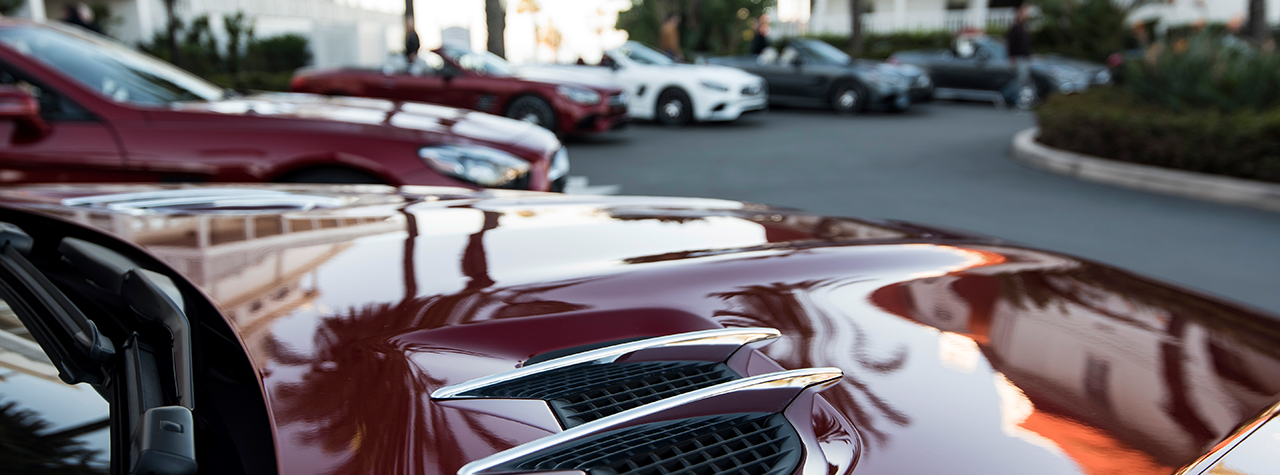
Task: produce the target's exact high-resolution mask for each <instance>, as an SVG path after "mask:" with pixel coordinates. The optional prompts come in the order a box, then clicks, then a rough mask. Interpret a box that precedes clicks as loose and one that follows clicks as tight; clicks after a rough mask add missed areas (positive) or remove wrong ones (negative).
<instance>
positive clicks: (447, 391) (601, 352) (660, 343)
mask: <svg viewBox="0 0 1280 475" xmlns="http://www.w3.org/2000/svg"><path fill="white" fill-rule="evenodd" d="M780 336H782V333H780V332H779V331H778V330H775V329H772V328H725V329H717V330H704V331H697V332H689V333H680V334H676V335H668V336H661V337H657V338H648V339H644V340H638V341H633V342H629V343H623V344H620V345H613V346H607V347H604V348H600V349H596V350H591V351H586V352H582V353H576V354H572V355H568V356H563V357H560V358H555V359H551V360H547V361H543V362H541V363H537V364H532V365H529V366H525V367H523V368H518V369H514V370H511V371H507V372H503V373H498V374H495V375H492V376H486V377H483V378H478V379H473V380H471V381H467V382H465V383H461V384H455V385H452V386H446V387H443V388H440V389H437V390H436V391H435V392H433V393H431V399H435V400H445V399H466V398H483V397H484V396H479V395H475V394H476V391H478V390H481V389H484V388H488V387H492V386H495V385H499V384H503V383H508V382H512V381H516V380H519V379H522V378H528V377H531V376H534V375H538V374H542V373H545V372H548V371H555V370H559V369H563V368H567V367H570V366H574V365H578V364H583V363H587V364H606V363H613V362H616V361H618V359H619V358H622V357H624V356H627V355H630V354H633V353H637V352H641V351H647V350H659V349H664V348H673V347H679V346H693V345H708V346H709V345H736V346H737V347H738V348H741V347H744V346H749V345H750V346H763V345H761V343H763V344H768V343H769V342H772V341H773V340H775V339H777V338H778V337H780Z"/></svg>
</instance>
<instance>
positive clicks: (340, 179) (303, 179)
mask: <svg viewBox="0 0 1280 475" xmlns="http://www.w3.org/2000/svg"><path fill="white" fill-rule="evenodd" d="M276 181H277V182H279V183H324V184H346V185H385V184H387V182H386V181H384V180H382V179H381V178H378V177H376V176H373V175H371V174H369V173H366V172H363V171H360V170H354V169H350V168H309V169H306V170H299V171H296V172H292V173H289V174H287V175H284V176H282V177H280V178H278V179H276Z"/></svg>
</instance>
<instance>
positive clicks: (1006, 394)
mask: <svg viewBox="0 0 1280 475" xmlns="http://www.w3.org/2000/svg"><path fill="white" fill-rule="evenodd" d="M992 379H993V380H994V381H995V386H996V394H997V395H999V396H1000V430H1002V431H1004V433H1005V435H1008V436H1010V437H1017V438H1019V439H1022V440H1024V441H1027V442H1028V443H1030V444H1032V445H1036V446H1039V447H1043V448H1044V449H1045V450H1048V451H1050V452H1053V453H1054V454H1057V455H1059V456H1065V455H1066V454H1064V453H1063V452H1062V448H1060V447H1058V444H1055V443H1054V442H1053V441H1052V440H1049V439H1047V438H1045V437H1044V436H1042V435H1040V434H1037V433H1035V432H1031V431H1029V430H1027V429H1024V428H1022V423H1023V422H1026V421H1027V418H1028V417H1031V413H1032V412H1035V406H1033V405H1032V404H1031V400H1030V399H1028V398H1027V395H1026V394H1024V393H1023V392H1022V389H1020V388H1018V387H1017V386H1015V385H1014V384H1013V382H1011V381H1009V379H1008V378H1006V377H1005V376H1004V374H1002V373H996V374H994V375H992Z"/></svg>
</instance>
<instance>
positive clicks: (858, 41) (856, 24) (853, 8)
mask: <svg viewBox="0 0 1280 475" xmlns="http://www.w3.org/2000/svg"><path fill="white" fill-rule="evenodd" d="M849 21H850V22H851V23H850V26H852V29H850V30H849V51H851V52H852V53H853V54H855V55H857V54H861V53H862V0H849Z"/></svg>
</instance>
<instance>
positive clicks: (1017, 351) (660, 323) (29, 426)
mask: <svg viewBox="0 0 1280 475" xmlns="http://www.w3.org/2000/svg"><path fill="white" fill-rule="evenodd" d="M0 223H3V224H0V299H3V301H4V303H5V305H2V306H0V364H2V365H3V368H4V370H3V371H4V372H3V373H0V374H3V376H4V377H3V378H2V379H0V427H3V428H4V434H5V437H6V443H5V444H0V459H2V460H5V462H6V466H5V471H6V472H17V473H29V472H38V473H45V472H52V471H55V470H59V469H62V470H61V471H63V472H72V471H73V470H78V472H80V473H83V472H89V473H94V472H98V473H105V472H108V471H111V472H114V473H156V474H162V473H194V472H195V471H196V469H197V468H198V470H199V471H200V472H202V473H246V474H257V473H277V472H278V473H282V474H315V473H379V474H394V473H421V474H428V475H453V474H463V475H487V474H498V473H506V474H536V473H592V474H600V473H619V474H624V473H625V474H643V475H650V474H659V473H688V474H711V473H715V474H727V473H733V474H739V473H750V474H765V475H791V474H813V473H822V474H832V475H846V474H851V473H853V474H884V473H913V474H915V473H922V474H923V473H951V472H956V471H959V472H963V473H982V474H1026V473H1036V474H1047V475H1061V474H1099V473H1126V474H1173V473H1183V474H1197V475H1198V474H1207V473H1215V474H1216V473H1273V472H1274V470H1275V468H1276V466H1277V463H1276V460H1275V457H1274V454H1275V451H1274V450H1275V449H1274V447H1275V442H1276V439H1275V437H1276V435H1277V434H1280V420H1277V413H1280V404H1277V401H1280V352H1277V348H1280V320H1277V319H1276V318H1277V317H1276V316H1274V315H1266V314H1262V313H1260V312H1257V311H1251V310H1247V309H1243V308H1240V307H1236V306H1233V305H1230V304H1226V303H1223V302H1219V301H1216V300H1213V299H1211V298H1206V297H1203V296H1199V295H1196V294H1194V293H1192V292H1188V291H1185V290H1181V289H1178V288H1175V287H1171V286H1169V285H1166V284H1162V283H1159V282H1155V281H1152V280H1150V279H1146V278H1142V277H1138V276H1135V275H1132V274H1129V273H1127V272H1124V271H1121V270H1117V269H1114V268H1111V267H1107V266H1104V265H1100V264H1095V263H1091V262H1087V261H1082V260H1079V259H1075V258H1072V257H1068V256H1063V255H1059V254H1054V253H1050V252H1044V251H1037V250H1032V249H1026V248H1023V247H1019V246H1014V245H1010V244H1007V243H1003V242H1000V241H998V240H994V239H990V238H981V237H974V236H968V235H964V234H961V233H957V232H948V231H941V230H935V229H930V228H928V227H925V226H919V225H910V224H904V223H898V222H888V221H870V220H858V219H846V218H833V217H826V216H819V215H813V214H808V213H804V212H799V211H792V210H781V209H773V208H769V207H765V206H759V205H750V204H743V203H738V202H732V201H720V200H697V199H683V198H639V197H578V196H565V195H553V194H538V193H527V192H515V191H506V190H486V191H475V192H465V193H464V192H459V191H458V190H456V189H452V188H441V189H433V188H427V187H416V188H414V187H406V188H402V189H399V190H397V189H394V188H389V187H320V186H293V187H286V186H256V187H238V188H227V187H213V186H58V187H54V186H42V187H34V186H28V187H13V188H7V189H3V190H0ZM68 383H78V384H77V385H76V386H68V385H67V384H68ZM18 444H21V445H18ZM1224 454H1225V456H1224Z"/></svg>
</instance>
